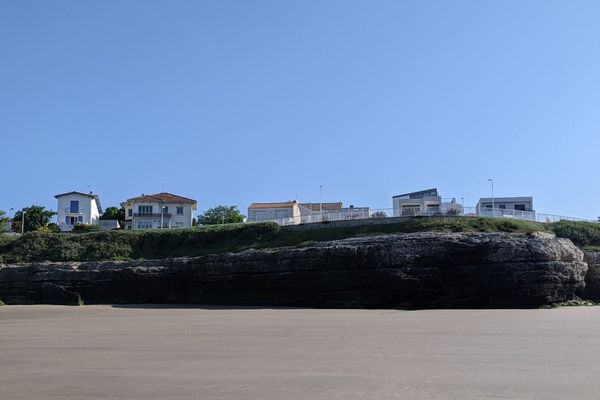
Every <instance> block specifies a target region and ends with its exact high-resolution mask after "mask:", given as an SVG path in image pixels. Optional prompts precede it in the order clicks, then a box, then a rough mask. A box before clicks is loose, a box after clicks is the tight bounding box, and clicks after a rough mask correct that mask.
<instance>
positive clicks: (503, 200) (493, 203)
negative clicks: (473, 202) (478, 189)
mask: <svg viewBox="0 0 600 400" xmlns="http://www.w3.org/2000/svg"><path fill="white" fill-rule="evenodd" d="M492 209H496V210H516V211H528V212H534V209H533V197H531V196H524V197H494V198H493V199H492V198H491V197H482V198H481V199H479V202H478V203H477V210H478V212H479V213H482V214H483V213H485V212H486V210H492Z"/></svg>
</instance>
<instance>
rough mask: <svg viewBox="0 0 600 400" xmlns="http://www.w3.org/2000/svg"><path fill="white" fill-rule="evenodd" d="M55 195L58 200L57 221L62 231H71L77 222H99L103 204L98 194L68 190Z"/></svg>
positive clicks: (93, 223) (95, 223)
mask: <svg viewBox="0 0 600 400" xmlns="http://www.w3.org/2000/svg"><path fill="white" fill-rule="evenodd" d="M54 197H55V198H56V199H57V200H58V206H57V209H56V223H57V224H58V226H59V228H60V230H61V231H71V230H73V227H74V226H75V224H88V225H97V224H98V221H99V219H100V214H102V206H101V205H100V197H99V196H98V195H97V194H93V193H91V192H90V193H89V194H88V193H81V192H68V193H62V194H57V195H56V196H54Z"/></svg>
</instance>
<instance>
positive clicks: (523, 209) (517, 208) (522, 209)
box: [515, 204, 525, 211]
mask: <svg viewBox="0 0 600 400" xmlns="http://www.w3.org/2000/svg"><path fill="white" fill-rule="evenodd" d="M515 210H519V211H525V204H515Z"/></svg>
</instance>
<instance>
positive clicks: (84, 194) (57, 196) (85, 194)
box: [54, 191, 98, 199]
mask: <svg viewBox="0 0 600 400" xmlns="http://www.w3.org/2000/svg"><path fill="white" fill-rule="evenodd" d="M70 194H79V195H81V196H86V197H91V198H92V199H96V198H98V195H97V194H93V193H82V192H75V191H73V192H67V193H61V194H57V195H56V196H54V198H56V199H58V198H59V197H63V196H68V195H70Z"/></svg>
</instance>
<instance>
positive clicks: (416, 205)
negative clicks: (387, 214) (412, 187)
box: [392, 188, 442, 217]
mask: <svg viewBox="0 0 600 400" xmlns="http://www.w3.org/2000/svg"><path fill="white" fill-rule="evenodd" d="M392 203H393V207H394V217H403V216H414V215H420V214H430V213H436V212H439V211H440V207H441V205H442V197H441V196H440V194H439V193H438V190H437V189H436V188H433V189H427V190H421V191H418V192H412V193H404V194H399V195H397V196H394V197H392Z"/></svg>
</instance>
